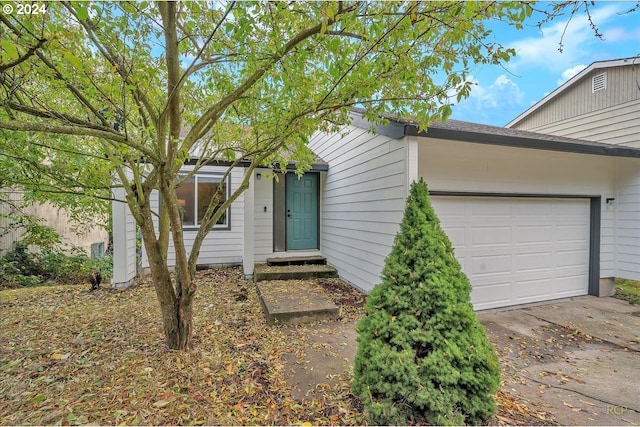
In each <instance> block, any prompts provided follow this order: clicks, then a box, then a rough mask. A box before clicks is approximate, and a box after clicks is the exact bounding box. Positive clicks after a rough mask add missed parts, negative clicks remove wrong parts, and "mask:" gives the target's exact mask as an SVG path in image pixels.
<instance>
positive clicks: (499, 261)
mask: <svg viewBox="0 0 640 427" xmlns="http://www.w3.org/2000/svg"><path fill="white" fill-rule="evenodd" d="M471 274H473V275H480V274H511V255H509V254H503V255H486V256H473V257H471Z"/></svg>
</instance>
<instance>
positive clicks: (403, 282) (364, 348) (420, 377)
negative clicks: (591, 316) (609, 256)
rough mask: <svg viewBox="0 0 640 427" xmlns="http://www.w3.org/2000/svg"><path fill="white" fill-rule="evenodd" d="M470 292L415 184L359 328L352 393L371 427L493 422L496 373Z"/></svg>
mask: <svg viewBox="0 0 640 427" xmlns="http://www.w3.org/2000/svg"><path fill="white" fill-rule="evenodd" d="M470 292H471V285H470V284H469V280H468V279H467V277H466V276H465V275H464V273H463V272H462V270H461V268H460V264H459V263H458V261H457V260H456V259H455V257H454V255H453V248H452V246H451V243H450V242H449V239H448V238H447V235H446V234H445V233H444V231H443V230H442V229H441V228H440V222H439V221H438V218H437V217H436V215H435V213H434V211H433V208H432V207H431V204H430V202H429V199H428V190H427V186H426V184H425V183H424V181H422V179H421V180H420V182H417V183H414V184H413V185H412V186H411V191H410V195H409V198H408V199H407V206H406V209H405V213H404V218H403V220H402V223H401V225H400V232H399V233H398V235H397V236H396V238H395V242H394V245H393V249H392V250H391V254H390V255H389V256H388V257H387V259H386V261H385V266H384V270H383V273H382V283H381V284H379V285H377V286H376V287H375V288H374V289H373V290H372V292H371V293H370V294H369V296H368V297H367V303H366V306H365V310H366V316H365V317H364V318H363V319H362V320H361V321H360V323H359V324H358V333H359V336H358V351H357V355H356V359H355V366H354V379H353V386H352V388H353V392H354V394H355V395H358V396H359V397H360V398H361V399H362V400H363V403H364V406H365V413H366V416H367V419H368V421H369V423H371V424H380V425H383V424H384V425H389V424H396V425H407V424H432V425H452V424H465V423H466V424H480V423H483V422H484V421H485V420H487V419H488V418H489V417H490V416H491V415H493V414H494V413H495V410H496V405H495V401H494V394H495V393H496V392H497V390H498V387H499V383H500V365H499V363H498V357H497V355H496V353H495V350H494V349H493V347H492V345H491V343H489V341H488V339H487V336H486V332H485V330H484V328H483V326H482V325H481V324H480V322H479V321H478V319H477V318H476V315H475V313H474V311H473V307H472V305H471V301H470Z"/></svg>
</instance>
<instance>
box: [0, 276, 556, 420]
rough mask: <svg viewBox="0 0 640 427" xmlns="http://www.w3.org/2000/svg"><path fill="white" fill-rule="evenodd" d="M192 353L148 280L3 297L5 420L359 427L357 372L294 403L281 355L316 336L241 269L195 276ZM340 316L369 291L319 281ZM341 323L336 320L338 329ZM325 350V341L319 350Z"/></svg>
mask: <svg viewBox="0 0 640 427" xmlns="http://www.w3.org/2000/svg"><path fill="white" fill-rule="evenodd" d="M196 280H197V284H198V292H197V293H196V298H195V301H194V336H193V344H192V348H191V349H190V350H188V351H172V350H167V349H166V348H165V346H164V336H163V334H162V324H161V318H160V310H159V307H158V304H157V302H156V297H155V291H154V289H153V285H152V283H151V281H150V279H149V278H142V279H139V280H137V281H136V284H135V285H134V286H133V287H132V288H130V289H128V290H126V291H120V290H115V289H110V288H108V287H102V288H101V289H100V290H98V291H95V292H88V287H84V286H77V285H68V286H65V285H63V286H56V287H40V288H26V289H13V290H6V291H2V292H0V310H1V311H2V316H1V318H0V332H1V336H2V341H0V425H50V424H56V425H82V424H94V425H256V424H258V425H266V424H271V425H292V424H297V425H317V424H323V425H358V424H363V423H364V418H363V415H362V405H361V404H360V402H359V401H357V399H355V398H354V397H353V396H352V395H351V392H350V386H351V373H350V372H344V373H343V374H341V375H338V376H336V378H332V381H331V382H330V384H329V383H327V384H318V387H317V389H316V393H314V395H313V398H312V399H306V400H296V399H294V398H293V397H292V393H291V391H292V386H291V385H290V384H289V383H288V382H287V380H286V375H285V365H284V364H285V359H286V358H285V357H284V356H285V355H286V354H295V355H297V356H298V357H300V358H304V354H305V352H306V349H308V348H310V345H311V344H310V341H309V330H308V329H306V328H304V327H303V328H285V327H281V326H269V325H267V324H266V321H265V319H264V316H263V313H262V310H261V306H260V303H259V301H258V297H257V295H256V291H255V286H254V285H253V283H251V282H249V281H246V280H244V278H243V275H242V271H241V269H239V268H225V269H215V270H204V271H199V272H198V273H197V279H196ZM318 284H319V285H320V286H322V287H323V288H324V290H325V291H326V292H327V294H328V295H329V296H330V297H331V298H332V299H333V301H334V302H335V303H336V304H338V305H340V308H341V315H342V321H353V320H357V319H358V318H359V317H360V316H362V315H363V309H362V306H363V304H364V296H363V295H362V294H361V293H359V292H358V291H357V290H355V289H353V288H351V287H349V286H348V285H346V284H344V283H343V282H341V281H340V280H338V279H320V280H319V282H318ZM337 324H338V327H339V325H340V322H337ZM314 345H316V346H317V345H318V344H314ZM497 401H498V407H499V412H498V414H497V415H496V417H495V418H494V419H492V420H490V422H491V423H493V424H501V425H506V424H512V425H519V424H529V425H532V424H544V423H546V424H548V423H550V422H551V419H550V418H547V414H544V413H543V414H541V415H542V416H540V417H536V413H535V411H532V410H531V408H528V407H527V406H526V404H525V403H522V402H520V401H519V400H518V398H517V397H515V396H513V395H511V394H509V393H508V391H507V392H505V391H501V392H499V394H498V396H497Z"/></svg>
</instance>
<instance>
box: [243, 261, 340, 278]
mask: <svg viewBox="0 0 640 427" xmlns="http://www.w3.org/2000/svg"><path fill="white" fill-rule="evenodd" d="M330 277H338V271H337V270H336V269H335V268H333V267H331V266H330V265H321V264H306V265H268V264H256V265H255V268H254V271H253V281H254V282H262V281H265V280H296V279H300V280H304V279H317V278H330Z"/></svg>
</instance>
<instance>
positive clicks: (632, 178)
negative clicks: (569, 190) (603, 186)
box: [614, 159, 640, 280]
mask: <svg viewBox="0 0 640 427" xmlns="http://www.w3.org/2000/svg"><path fill="white" fill-rule="evenodd" d="M615 172H616V196H615V198H616V199H615V201H614V206H615V207H616V216H617V218H616V219H617V226H616V229H615V231H616V233H615V238H616V247H617V256H616V274H615V275H616V276H617V277H622V278H625V279H634V280H640V159H617V161H616V168H615Z"/></svg>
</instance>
